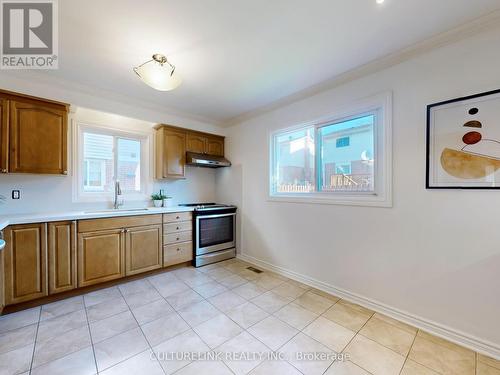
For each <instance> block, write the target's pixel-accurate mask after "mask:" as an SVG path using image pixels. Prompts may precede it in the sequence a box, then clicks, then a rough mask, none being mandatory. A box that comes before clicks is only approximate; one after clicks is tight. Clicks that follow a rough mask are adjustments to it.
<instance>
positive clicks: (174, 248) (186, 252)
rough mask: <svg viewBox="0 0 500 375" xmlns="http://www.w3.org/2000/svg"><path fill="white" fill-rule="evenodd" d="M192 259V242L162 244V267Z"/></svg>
mask: <svg viewBox="0 0 500 375" xmlns="http://www.w3.org/2000/svg"><path fill="white" fill-rule="evenodd" d="M190 260H193V243H192V242H181V243H178V244H175V245H167V246H163V267H167V266H172V265H174V264H179V263H183V262H189V261H190Z"/></svg>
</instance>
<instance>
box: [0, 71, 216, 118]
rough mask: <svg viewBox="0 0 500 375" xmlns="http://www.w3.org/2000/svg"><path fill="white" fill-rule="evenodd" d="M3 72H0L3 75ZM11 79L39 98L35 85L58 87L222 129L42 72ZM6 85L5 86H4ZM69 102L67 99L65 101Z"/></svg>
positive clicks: (16, 74)
mask: <svg viewBox="0 0 500 375" xmlns="http://www.w3.org/2000/svg"><path fill="white" fill-rule="evenodd" d="M1 73H2V72H0V74H1ZM8 78H11V79H14V80H16V81H18V82H26V83H29V85H30V87H31V91H33V95H38V96H43V95H42V94H38V93H37V89H36V87H34V86H33V84H35V85H36V84H41V85H51V86H57V87H59V88H60V89H61V90H63V91H67V92H70V93H80V94H84V95H88V96H91V97H98V98H101V99H105V100H109V101H112V102H115V103H117V104H121V105H125V106H133V107H136V108H138V109H142V110H146V111H153V112H157V113H161V114H163V115H165V116H167V117H178V118H181V119H189V120H192V121H195V122H199V123H203V124H206V125H212V126H215V127H222V123H221V122H220V121H218V120H215V119H212V118H208V117H204V116H199V115H196V114H193V113H189V112H184V111H181V110H178V109H176V108H173V107H167V106H164V105H160V104H156V103H151V102H148V101H145V100H141V99H138V98H135V97H133V96H130V95H126V94H123V93H117V92H114V91H112V90H108V89H104V88H101V87H95V86H89V85H86V84H82V83H76V82H73V81H70V80H66V79H62V78H59V77H55V76H53V75H52V74H50V73H49V74H47V73H42V72H40V71H34V70H32V71H29V72H27V71H22V72H17V71H9V77H8ZM3 85H4V84H3ZM65 100H66V101H68V100H67V99H65ZM71 104H72V105H75V103H71ZM152 122H159V120H158V119H156V120H152Z"/></svg>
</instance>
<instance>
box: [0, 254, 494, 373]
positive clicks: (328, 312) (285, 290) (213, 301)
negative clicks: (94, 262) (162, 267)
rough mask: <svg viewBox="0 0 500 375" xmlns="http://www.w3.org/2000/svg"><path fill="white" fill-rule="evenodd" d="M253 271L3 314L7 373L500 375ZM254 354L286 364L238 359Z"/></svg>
mask: <svg viewBox="0 0 500 375" xmlns="http://www.w3.org/2000/svg"><path fill="white" fill-rule="evenodd" d="M247 267H248V264H245V263H244V262H241V261H239V260H230V261H226V262H223V263H219V264H217V265H211V266H208V267H204V268H201V269H194V268H181V269H178V270H174V271H170V272H167V273H163V274H159V275H155V276H151V277H147V278H144V279H142V280H138V281H133V282H129V283H126V284H122V285H119V286H117V287H111V288H107V289H103V290H99V291H96V292H92V293H89V294H86V295H84V296H78V297H73V298H69V299H65V300H62V301H59V302H55V303H51V304H47V305H43V306H41V307H37V308H33V309H30V310H25V311H21V312H18V313H14V314H10V315H5V316H2V317H0V375H3V374H9V375H11V374H29V373H31V374H48V375H52V374H54V375H56V374H72V375H75V374H76V375H79V374H82V375H84V374H97V373H99V374H105V375H112V374H120V375H126V374H152V375H155V374H159V375H161V374H172V373H176V374H196V375H200V374H217V375H219V374H252V375H256V374H272V375H275V374H276V375H279V374H306V375H308V374H328V375H366V374H374V375H379V374H380V375H392V374H394V375H397V374H401V375H427V374H429V375H431V374H449V375H500V361H496V360H494V359H491V358H487V357H484V356H482V355H479V354H476V353H474V352H472V351H470V350H468V349H465V348H462V347H460V346H457V345H455V344H452V343H450V342H447V341H445V340H442V339H440V338H437V337H434V336H431V335H429V334H427V333H425V332H422V331H419V330H418V329H416V328H413V327H411V326H409V325H406V324H403V323H401V322H398V321H395V320H393V319H391V318H388V317H386V316H383V315H380V314H377V313H374V312H373V311H370V310H368V309H366V308H363V307H361V306H358V305H354V304H352V303H349V302H347V301H345V300H341V299H339V298H337V297H334V296H331V295H328V294H326V293H324V292H321V291H318V290H314V289H311V288H309V287H307V286H305V285H303V284H300V283H298V282H296V281H293V280H289V279H287V278H284V277H282V276H279V275H276V274H273V273H270V272H263V273H261V274H256V273H254V272H252V271H249V270H247ZM249 352H255V353H267V354H269V353H275V354H276V353H279V354H280V355H281V357H280V359H281V360H270V359H265V358H235V357H234V355H233V356H232V357H231V356H230V354H231V353H240V354H242V353H249ZM297 352H303V353H321V354H328V355H326V356H324V357H321V358H314V359H311V360H300V359H298V358H296V356H295V353H297ZM168 353H170V357H167V354H168ZM171 353H198V355H199V356H200V357H199V358H196V359H195V358H189V357H180V356H178V357H177V356H176V357H175V358H172V354H171ZM207 353H219V354H220V356H219V357H218V358H217V360H212V361H206V360H205V361H204V360H203V359H204V358H203V355H204V354H205V355H206V354H207ZM336 353H344V354H346V355H347V356H348V357H349V360H348V361H340V360H337V361H334V360H333V358H334V357H333V355H334V354H336ZM205 359H206V358H205Z"/></svg>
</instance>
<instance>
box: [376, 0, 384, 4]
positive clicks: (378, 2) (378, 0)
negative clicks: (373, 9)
mask: <svg viewBox="0 0 500 375" xmlns="http://www.w3.org/2000/svg"><path fill="white" fill-rule="evenodd" d="M376 1H377V4H383V3H384V1H385V0H376Z"/></svg>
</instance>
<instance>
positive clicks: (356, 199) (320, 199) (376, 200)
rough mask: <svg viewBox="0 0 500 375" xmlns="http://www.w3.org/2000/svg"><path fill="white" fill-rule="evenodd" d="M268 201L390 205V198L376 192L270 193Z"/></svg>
mask: <svg viewBox="0 0 500 375" xmlns="http://www.w3.org/2000/svg"><path fill="white" fill-rule="evenodd" d="M267 200H268V201H269V202H282V203H302V204H328V205H341V206H364V207H384V208H391V207H392V199H391V198H388V197H384V196H380V195H377V194H363V195H356V196H353V195H348V194H345V195H339V196H332V195H327V196H325V195H321V194H309V195H307V196H298V195H289V194H280V195H270V196H268V199H267Z"/></svg>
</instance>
